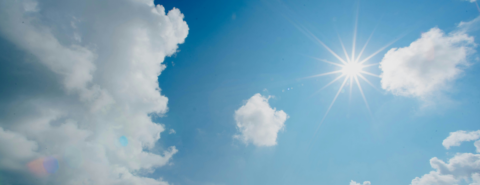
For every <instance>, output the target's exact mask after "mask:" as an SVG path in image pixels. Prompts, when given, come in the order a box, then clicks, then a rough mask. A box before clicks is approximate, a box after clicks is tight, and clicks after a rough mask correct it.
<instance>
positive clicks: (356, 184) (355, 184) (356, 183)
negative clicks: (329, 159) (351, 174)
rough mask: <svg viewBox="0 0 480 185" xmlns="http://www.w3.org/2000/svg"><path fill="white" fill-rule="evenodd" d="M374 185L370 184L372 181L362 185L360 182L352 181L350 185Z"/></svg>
mask: <svg viewBox="0 0 480 185" xmlns="http://www.w3.org/2000/svg"><path fill="white" fill-rule="evenodd" d="M371 184H372V183H370V181H365V182H363V184H360V183H358V182H355V181H353V180H352V181H350V185H371Z"/></svg>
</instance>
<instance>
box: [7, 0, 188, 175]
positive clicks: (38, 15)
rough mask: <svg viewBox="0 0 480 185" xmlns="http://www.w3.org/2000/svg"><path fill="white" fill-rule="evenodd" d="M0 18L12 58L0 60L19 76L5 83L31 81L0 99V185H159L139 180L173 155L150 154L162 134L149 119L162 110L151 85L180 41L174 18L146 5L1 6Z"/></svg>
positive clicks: (183, 31)
mask: <svg viewBox="0 0 480 185" xmlns="http://www.w3.org/2000/svg"><path fill="white" fill-rule="evenodd" d="M0 17H2V18H1V19H0V37H1V38H2V40H1V41H0V42H3V43H2V44H3V45H8V44H10V45H11V46H13V47H14V48H15V49H17V50H19V51H21V53H20V55H19V56H16V59H18V60H9V59H7V58H2V60H3V61H2V67H4V69H5V66H6V67H9V66H10V67H12V66H13V67H12V69H11V70H13V68H15V70H19V71H21V73H13V72H12V73H11V76H7V78H11V79H15V80H19V81H22V80H23V81H32V82H41V83H40V84H33V85H25V84H26V83H20V84H19V85H23V86H21V87H17V86H9V87H5V88H4V91H2V92H3V93H5V94H6V95H5V94H3V95H2V98H1V100H0V109H1V110H2V113H1V115H0V156H1V158H0V179H1V181H0V182H1V183H3V184H62V185H64V184H66V185H68V184H167V183H166V182H164V181H162V180H161V178H159V177H154V178H149V177H147V176H148V174H149V173H151V172H153V171H154V170H155V168H156V167H160V166H163V165H166V164H168V163H169V161H170V160H171V158H172V156H173V155H174V154H175V153H176V152H177V150H176V149H175V147H174V146H172V147H169V148H165V149H163V150H160V151H159V149H157V148H155V147H154V146H155V143H156V142H157V140H158V139H160V133H161V132H163V131H164V130H165V128H164V126H163V125H161V124H157V123H154V122H152V116H159V115H162V114H164V113H165V112H166V111H167V102H168V99H167V97H165V96H163V95H161V93H160V88H159V84H158V80H157V78H158V76H159V75H160V73H161V71H162V70H163V69H164V68H165V66H164V65H163V64H162V62H163V60H164V58H165V57H166V56H169V55H172V54H174V53H175V52H176V50H177V47H178V44H180V43H183V42H184V40H185V38H186V36H187V34H188V26H187V24H186V22H185V21H183V14H181V13H180V11H179V10H178V9H173V10H170V11H169V12H168V13H165V9H164V8H163V7H162V6H155V5H154V4H153V0H101V1H100V0H81V1H64V0H42V1H37V0H15V1H11V0H6V1H0ZM0 52H6V51H0ZM2 56H12V54H11V53H2ZM10 58H12V57H10ZM13 58H15V57H13ZM22 64H26V65H22ZM9 70H10V69H9ZM9 74H10V73H9ZM2 75H3V76H2V78H5V74H2ZM22 77H23V78H27V79H26V80H25V79H21V78H22ZM28 78H30V79H28ZM9 92H12V93H9Z"/></svg>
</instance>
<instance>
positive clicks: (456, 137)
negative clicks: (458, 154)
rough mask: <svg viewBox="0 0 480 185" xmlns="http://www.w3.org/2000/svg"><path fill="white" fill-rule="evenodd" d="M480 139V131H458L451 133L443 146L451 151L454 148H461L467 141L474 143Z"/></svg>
mask: <svg viewBox="0 0 480 185" xmlns="http://www.w3.org/2000/svg"><path fill="white" fill-rule="evenodd" d="M479 138H480V130H479V131H472V132H467V131H463V130H460V131H456V132H450V135H449V136H448V137H447V138H446V139H445V140H443V143H442V145H443V146H444V147H445V148H446V149H450V147H452V146H460V144H461V143H462V142H465V141H474V140H477V139H479Z"/></svg>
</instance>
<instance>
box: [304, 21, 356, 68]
mask: <svg viewBox="0 0 480 185" xmlns="http://www.w3.org/2000/svg"><path fill="white" fill-rule="evenodd" d="M304 31H306V32H307V33H308V34H309V35H310V37H313V38H314V39H315V40H316V41H317V42H318V43H319V44H321V45H322V46H323V47H324V48H325V49H327V50H328V52H330V54H332V55H333V56H334V57H335V58H337V59H338V60H340V62H342V63H344V64H347V62H345V60H343V59H342V57H340V56H338V54H337V53H335V52H334V51H333V50H332V49H330V48H329V47H328V46H327V45H326V44H325V43H323V42H322V41H321V40H320V39H319V38H317V37H316V36H315V35H313V34H312V33H311V32H310V31H308V30H307V29H305V30H304Z"/></svg>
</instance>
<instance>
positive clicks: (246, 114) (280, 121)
mask: <svg viewBox="0 0 480 185" xmlns="http://www.w3.org/2000/svg"><path fill="white" fill-rule="evenodd" d="M270 98H271V97H270V96H269V97H265V96H262V95H260V94H258V93H257V94H255V95H253V96H252V97H251V98H250V99H248V100H247V102H246V103H245V105H243V106H241V107H240V108H239V109H238V110H236V111H235V121H236V123H237V129H238V131H239V132H240V134H238V135H235V136H234V137H235V138H237V139H239V140H241V141H243V142H244V143H245V144H249V143H252V144H254V145H256V146H274V145H276V144H277V136H278V132H279V131H280V130H282V129H284V127H285V121H286V120H287V118H288V115H287V114H286V113H285V112H284V111H283V110H278V111H277V110H276V108H272V107H270V104H269V103H268V100H269V99H270Z"/></svg>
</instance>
